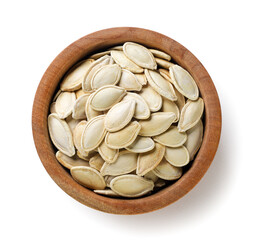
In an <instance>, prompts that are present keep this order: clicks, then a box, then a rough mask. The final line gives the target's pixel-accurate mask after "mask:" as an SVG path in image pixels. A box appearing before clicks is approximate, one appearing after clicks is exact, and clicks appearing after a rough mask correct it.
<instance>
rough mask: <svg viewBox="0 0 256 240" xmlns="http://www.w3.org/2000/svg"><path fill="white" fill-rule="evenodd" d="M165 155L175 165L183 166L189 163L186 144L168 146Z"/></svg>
mask: <svg viewBox="0 0 256 240" xmlns="http://www.w3.org/2000/svg"><path fill="white" fill-rule="evenodd" d="M164 156H165V159H166V160H167V161H168V162H169V163H170V164H172V165H173V166H175V167H183V166H185V165H187V164H188V163H189V153H188V150H187V149H186V148H185V147H184V146H182V147H178V148H170V147H166V150H165V155H164Z"/></svg>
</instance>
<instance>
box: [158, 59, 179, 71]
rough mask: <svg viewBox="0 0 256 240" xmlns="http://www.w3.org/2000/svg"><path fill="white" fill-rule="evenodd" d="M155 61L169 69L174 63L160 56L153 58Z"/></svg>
mask: <svg viewBox="0 0 256 240" xmlns="http://www.w3.org/2000/svg"><path fill="white" fill-rule="evenodd" d="M155 60H156V63H157V65H158V66H160V67H163V68H166V69H169V68H170V67H172V66H173V65H175V64H174V63H171V62H168V61H166V60H164V59H161V58H155Z"/></svg>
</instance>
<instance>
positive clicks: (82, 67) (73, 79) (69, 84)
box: [60, 59, 94, 91]
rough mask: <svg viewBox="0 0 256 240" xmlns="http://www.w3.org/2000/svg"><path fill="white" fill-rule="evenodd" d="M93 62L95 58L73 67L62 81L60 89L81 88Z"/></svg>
mask: <svg viewBox="0 0 256 240" xmlns="http://www.w3.org/2000/svg"><path fill="white" fill-rule="evenodd" d="M93 62H94V60H93V59H87V60H84V61H82V62H79V63H78V64H76V65H75V66H74V67H73V68H71V69H70V71H68V73H67V74H66V76H65V77H64V79H63V81H62V82H61V84H60V89H61V90H62V91H75V90H78V89H79V88H81V86H82V82H83V79H84V77H85V75H86V74H87V71H88V69H89V67H90V66H91V65H92V63H93Z"/></svg>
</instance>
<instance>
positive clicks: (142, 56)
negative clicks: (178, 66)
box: [123, 42, 157, 70]
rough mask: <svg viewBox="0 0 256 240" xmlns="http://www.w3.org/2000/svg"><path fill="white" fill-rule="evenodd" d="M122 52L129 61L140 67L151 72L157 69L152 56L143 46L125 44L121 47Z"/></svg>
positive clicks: (130, 43)
mask: <svg viewBox="0 0 256 240" xmlns="http://www.w3.org/2000/svg"><path fill="white" fill-rule="evenodd" d="M123 51H124V54H125V55H126V56H127V57H128V58H129V59H131V60H132V61H133V62H135V63H136V64H137V65H139V66H140V67H143V68H148V69H152V70H154V69H156V68H157V65H156V61H155V58H154V56H153V54H152V53H151V52H150V51H149V50H148V49H147V48H145V47H144V46H142V45H140V44H137V43H133V42H126V43H125V44H124V45H123Z"/></svg>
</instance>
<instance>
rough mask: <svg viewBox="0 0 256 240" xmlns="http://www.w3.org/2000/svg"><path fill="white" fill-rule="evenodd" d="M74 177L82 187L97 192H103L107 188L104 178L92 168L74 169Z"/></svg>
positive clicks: (72, 171) (72, 173)
mask: <svg viewBox="0 0 256 240" xmlns="http://www.w3.org/2000/svg"><path fill="white" fill-rule="evenodd" d="M70 173H71V175H72V177H73V178H74V179H75V180H76V181H77V182H78V183H79V184H81V185H83V186H85V187H87V188H90V189H95V190H103V189H104V188H105V187H106V183H105V181H104V178H103V177H102V176H101V175H100V173H99V172H98V171H97V170H96V169H93V168H91V167H72V168H71V171H70Z"/></svg>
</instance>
